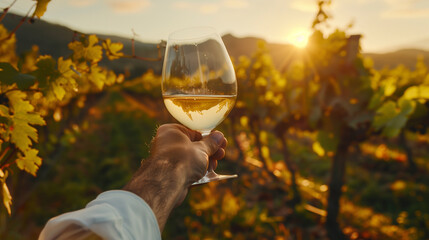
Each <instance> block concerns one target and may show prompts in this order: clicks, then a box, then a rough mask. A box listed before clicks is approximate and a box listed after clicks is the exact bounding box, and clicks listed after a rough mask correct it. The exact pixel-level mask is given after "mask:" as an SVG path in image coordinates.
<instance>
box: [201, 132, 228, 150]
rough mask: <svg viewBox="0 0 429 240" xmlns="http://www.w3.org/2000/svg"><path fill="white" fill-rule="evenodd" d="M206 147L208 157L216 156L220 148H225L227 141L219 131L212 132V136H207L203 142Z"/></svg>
mask: <svg viewBox="0 0 429 240" xmlns="http://www.w3.org/2000/svg"><path fill="white" fill-rule="evenodd" d="M201 142H202V143H203V145H204V147H205V152H206V153H207V155H208V156H212V155H213V154H215V153H216V152H217V151H218V150H219V148H221V147H225V145H226V139H225V137H224V136H223V134H222V133H221V132H219V131H214V132H211V133H210V135H208V136H205V137H204V138H203V139H202V141H201Z"/></svg>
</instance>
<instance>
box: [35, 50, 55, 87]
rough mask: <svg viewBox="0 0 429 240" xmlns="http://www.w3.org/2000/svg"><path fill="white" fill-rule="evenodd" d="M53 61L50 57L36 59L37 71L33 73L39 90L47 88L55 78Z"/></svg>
mask: <svg viewBox="0 0 429 240" xmlns="http://www.w3.org/2000/svg"><path fill="white" fill-rule="evenodd" d="M55 65H56V63H55V60H54V59H53V58H52V57H51V56H41V57H39V58H38V59H37V63H36V66H37V70H36V71H35V72H34V73H33V74H34V75H35V76H36V77H37V80H38V81H39V87H40V88H47V87H48V86H49V82H50V80H51V79H55V78H57V75H58V72H57V70H56V68H55Z"/></svg>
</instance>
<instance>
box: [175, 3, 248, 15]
mask: <svg viewBox="0 0 429 240" xmlns="http://www.w3.org/2000/svg"><path fill="white" fill-rule="evenodd" d="M247 6H249V3H248V1H247V0H223V1H217V2H216V1H213V2H211V3H198V2H190V1H178V2H174V3H173V4H172V7H173V8H175V9H179V10H194V11H197V12H199V13H200V14H215V13H217V12H219V11H220V10H221V9H223V8H231V9H239V8H246V7H247Z"/></svg>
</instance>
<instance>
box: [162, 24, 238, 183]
mask: <svg viewBox="0 0 429 240" xmlns="http://www.w3.org/2000/svg"><path fill="white" fill-rule="evenodd" d="M161 86H162V97H163V99H164V104H165V106H166V108H167V110H168V111H169V112H170V114H171V115H172V116H173V117H174V118H175V119H176V120H177V121H179V122H180V123H182V124H183V125H185V126H186V127H188V128H190V129H193V130H197V131H199V132H201V134H202V136H206V135H208V134H210V132H211V131H212V130H213V129H214V128H215V127H216V126H217V125H218V124H219V123H221V122H222V121H223V120H224V119H225V118H226V116H227V115H228V113H229V112H230V111H231V110H232V108H233V107H234V104H235V99H236V97H237V81H236V78H235V73H234V68H233V66H232V62H231V59H230V58H229V55H228V52H227V51H226V48H225V45H224V44H223V41H222V39H221V37H220V36H219V34H217V33H216V30H215V29H214V28H211V27H194V28H187V29H183V30H179V31H176V32H173V33H171V34H170V35H169V37H168V40H167V46H166V50H165V58H164V65H163V68H162V84H161ZM235 177H237V175H236V174H235V175H218V174H216V173H215V172H214V171H213V167H212V165H211V164H210V163H209V166H208V170H207V173H206V175H205V176H204V177H203V178H201V179H200V180H199V181H197V182H195V183H193V185H196V184H202V183H207V182H211V181H216V180H222V179H228V178H235Z"/></svg>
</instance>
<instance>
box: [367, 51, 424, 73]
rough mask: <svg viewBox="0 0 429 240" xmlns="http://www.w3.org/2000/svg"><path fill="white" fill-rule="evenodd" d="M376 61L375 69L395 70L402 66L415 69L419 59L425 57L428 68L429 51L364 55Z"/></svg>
mask: <svg viewBox="0 0 429 240" xmlns="http://www.w3.org/2000/svg"><path fill="white" fill-rule="evenodd" d="M363 56H365V57H369V58H371V59H372V60H373V61H374V68H375V69H381V68H394V67H396V66H398V65H400V64H402V65H404V66H406V67H407V68H409V69H414V68H415V66H416V61H417V58H418V57H423V59H424V61H425V63H426V66H429V51H426V50H420V49H401V50H397V51H394V52H388V53H364V54H363Z"/></svg>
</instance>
